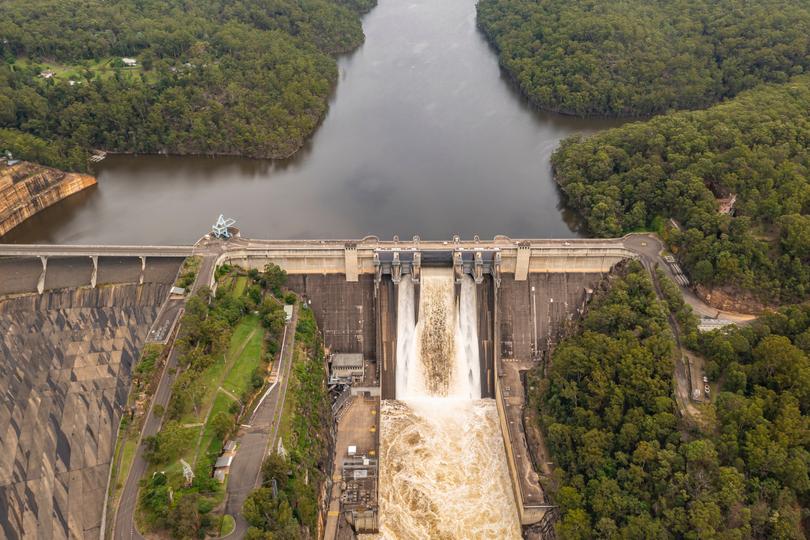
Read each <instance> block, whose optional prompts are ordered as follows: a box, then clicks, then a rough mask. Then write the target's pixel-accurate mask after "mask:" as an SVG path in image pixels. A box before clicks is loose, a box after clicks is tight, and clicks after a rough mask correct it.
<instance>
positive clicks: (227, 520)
mask: <svg viewBox="0 0 810 540" xmlns="http://www.w3.org/2000/svg"><path fill="white" fill-rule="evenodd" d="M235 528H236V521H235V520H234V519H233V516H232V515H230V514H225V515H224V516H222V526H221V527H220V529H219V536H220V537H222V536H228V535H229V534H231V533H232V532H233V530H234V529H235Z"/></svg>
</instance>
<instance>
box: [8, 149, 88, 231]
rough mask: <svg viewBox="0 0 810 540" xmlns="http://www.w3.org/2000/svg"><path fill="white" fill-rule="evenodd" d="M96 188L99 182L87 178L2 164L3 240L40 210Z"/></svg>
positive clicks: (32, 166) (25, 165)
mask: <svg viewBox="0 0 810 540" xmlns="http://www.w3.org/2000/svg"><path fill="white" fill-rule="evenodd" d="M9 163H11V164H9ZM95 184H96V179H95V178H94V177H92V176H90V175H87V174H78V173H67V172H64V171H60V170H58V169H52V168H50V167H43V166H41V165H37V164H35V163H30V162H27V161H18V162H9V161H7V160H0V236H2V235H4V234H6V233H7V232H8V231H10V230H11V229H13V228H14V227H16V226H17V225H19V224H20V223H22V222H23V221H25V220H26V219H28V218H30V217H31V216H33V215H34V214H36V213H37V212H39V211H40V210H42V209H44V208H47V207H49V206H51V205H52V204H55V203H57V202H59V201H61V200H62V199H64V198H65V197H69V196H70V195H73V194H74V193H78V192H79V191H81V190H83V189H85V188H87V187H90V186H92V185H95Z"/></svg>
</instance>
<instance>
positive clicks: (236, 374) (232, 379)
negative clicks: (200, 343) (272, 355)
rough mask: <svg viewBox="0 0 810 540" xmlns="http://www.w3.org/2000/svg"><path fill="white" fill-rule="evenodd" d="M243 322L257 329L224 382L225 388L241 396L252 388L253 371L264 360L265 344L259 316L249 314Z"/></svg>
mask: <svg viewBox="0 0 810 540" xmlns="http://www.w3.org/2000/svg"><path fill="white" fill-rule="evenodd" d="M247 319H250V320H249V321H248V320H247ZM243 323H246V324H250V325H251V326H252V327H253V328H255V329H256V331H255V332H253V334H252V335H251V336H250V339H249V340H248V342H247V345H245V348H244V349H243V350H242V353H241V354H240V355H239V357H238V358H237V359H236V362H235V363H234V364H233V367H232V368H231V370H230V371H229V372H228V375H227V376H226V377H225V380H224V381H223V383H222V387H223V388H225V389H226V390H228V391H229V392H231V393H233V394H234V395H236V396H239V397H241V396H242V395H243V393H244V392H246V391H247V390H249V389H250V380H251V377H252V376H253V372H254V371H256V368H257V367H259V365H261V362H262V346H263V344H264V332H263V331H262V329H261V327H260V321H259V318H258V317H256V316H254V315H249V316H247V317H245V321H243Z"/></svg>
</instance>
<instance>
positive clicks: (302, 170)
mask: <svg viewBox="0 0 810 540" xmlns="http://www.w3.org/2000/svg"><path fill="white" fill-rule="evenodd" d="M363 27H364V30H365V32H366V42H365V44H364V45H363V46H362V47H361V48H360V49H358V50H357V51H356V52H354V53H353V54H351V55H348V56H345V57H343V58H341V59H340V62H339V65H340V80H339V83H338V86H337V90H336V92H335V94H334V96H333V97H332V100H331V104H330V110H329V113H328V115H327V117H326V119H325V120H324V122H323V125H322V126H321V127H320V129H319V130H318V131H317V132H316V133H315V135H314V136H313V138H312V139H311V140H310V141H309V142H308V144H307V145H306V147H305V148H303V149H302V150H301V151H300V152H299V153H298V154H296V155H295V156H294V158H292V159H290V160H286V161H262V160H248V159H236V158H216V159H213V158H204V157H161V156H114V157H109V158H107V160H105V161H104V162H102V163H101V164H100V166H99V167H98V169H97V173H98V180H99V184H98V186H97V187H95V188H91V189H90V190H88V191H86V192H83V193H81V194H78V195H75V196H73V197H71V198H69V199H67V200H65V201H63V202H61V203H59V204H57V205H55V206H53V207H51V208H49V209H47V210H45V211H43V212H41V213H40V214H39V215H37V216H35V217H34V218H32V219H31V220H29V221H27V222H26V223H24V224H23V225H21V226H20V227H18V228H17V229H16V230H14V231H13V232H12V233H10V234H9V235H8V236H7V237H5V238H3V241H4V242H54V243H96V242H99V243H152V244H165V243H190V242H193V241H194V240H196V239H197V238H199V237H200V236H201V235H203V234H204V233H205V232H207V231H208V229H209V227H210V225H211V223H213V221H214V220H215V219H216V217H217V216H218V215H219V214H220V213H224V214H225V215H226V216H229V217H233V218H236V219H237V221H238V226H240V227H241V229H242V233H243V235H245V236H251V237H255V238H359V237H362V236H365V235H367V234H376V235H378V236H380V237H382V238H391V236H392V235H394V234H398V235H399V236H400V237H402V238H409V237H411V236H412V235H414V234H419V235H421V236H422V237H423V238H431V239H442V238H449V237H450V236H451V235H452V234H454V233H458V234H461V235H462V236H463V237H465V238H470V237H472V235H473V234H479V235H481V236H482V237H483V238H491V237H492V236H493V235H495V234H507V235H510V236H513V237H571V236H574V235H576V232H574V231H573V230H572V225H570V223H571V219H568V218H567V217H566V215H565V214H564V212H563V211H562V210H561V209H560V198H559V194H558V192H557V190H556V188H555V186H554V183H553V181H552V179H551V170H550V166H549V157H550V155H551V152H552V151H553V150H554V148H556V147H557V145H558V144H559V141H560V139H562V138H564V137H566V136H568V135H571V134H573V133H577V132H582V133H588V132H593V131H595V130H598V129H603V128H605V127H608V126H610V125H615V121H614V122H613V123H612V124H611V123H610V122H608V121H604V120H593V119H589V120H581V119H574V118H567V117H562V116H557V115H551V114H542V113H537V112H535V111H533V110H531V109H530V108H529V107H528V106H527V105H526V104H525V103H524V102H523V100H522V99H521V98H520V96H519V95H518V94H517V93H516V92H515V91H514V90H513V88H512V87H511V85H510V84H509V82H508V80H507V79H505V78H504V77H503V76H502V74H501V72H500V70H499V68H498V63H497V58H496V56H495V53H494V51H493V50H491V49H490V48H489V46H488V44H487V43H486V41H485V40H484V38H483V36H482V35H481V34H480V32H479V31H478V30H477V29H476V26H475V0H380V2H379V5H378V6H377V7H376V8H375V9H374V10H373V11H372V12H371V13H370V14H369V15H367V16H366V17H365V19H364V21H363Z"/></svg>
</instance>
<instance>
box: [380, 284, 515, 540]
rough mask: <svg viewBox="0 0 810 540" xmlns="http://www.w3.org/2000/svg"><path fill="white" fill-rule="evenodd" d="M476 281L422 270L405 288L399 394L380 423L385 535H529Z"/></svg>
mask: <svg viewBox="0 0 810 540" xmlns="http://www.w3.org/2000/svg"><path fill="white" fill-rule="evenodd" d="M475 292H476V291H475V284H474V283H473V281H472V279H471V278H470V277H469V276H465V278H464V281H463V282H462V286H461V293H460V295H459V299H458V302H456V300H455V286H454V283H453V272H452V270H451V269H432V268H425V269H423V270H422V278H421V288H420V302H419V312H418V316H415V309H414V302H415V298H414V286H413V283H412V282H411V280H410V278H409V277H405V278H403V280H402V282H401V283H400V284H399V300H398V313H397V399H396V400H392V401H383V403H382V407H381V419H380V420H381V422H380V445H381V448H380V466H381V477H380V530H381V534H382V536H383V537H384V538H387V539H390V540H404V539H414V540H415V539H424V538H440V539H447V540H449V539H462V538H470V539H473V538H475V539H479V538H480V539H492V538H498V539H509V538H520V526H519V523H518V515H517V509H516V507H515V501H514V497H513V495H512V491H511V486H510V484H509V473H508V470H507V465H506V457H505V450H504V445H503V440H502V438H501V432H500V428H499V426H498V413H497V410H496V408H495V402H494V401H493V400H491V399H481V380H480V369H479V358H478V335H477V321H476V294H475Z"/></svg>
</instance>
